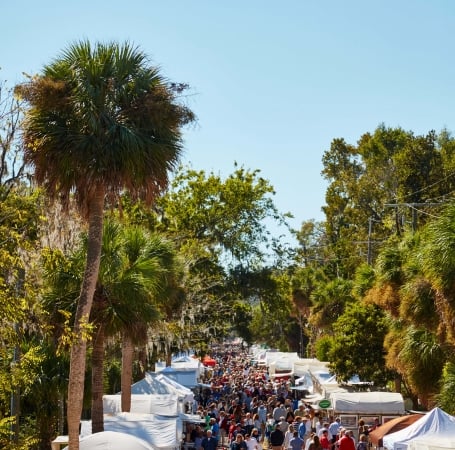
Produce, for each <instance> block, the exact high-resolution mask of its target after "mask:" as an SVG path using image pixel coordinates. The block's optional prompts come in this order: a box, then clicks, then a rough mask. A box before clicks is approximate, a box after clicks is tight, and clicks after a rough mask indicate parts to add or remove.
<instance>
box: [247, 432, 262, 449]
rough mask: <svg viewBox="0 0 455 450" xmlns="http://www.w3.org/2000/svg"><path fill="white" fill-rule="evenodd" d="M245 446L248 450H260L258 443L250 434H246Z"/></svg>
mask: <svg viewBox="0 0 455 450" xmlns="http://www.w3.org/2000/svg"><path fill="white" fill-rule="evenodd" d="M245 444H246V446H247V447H248V450H259V444H258V441H257V440H256V438H254V437H252V436H251V435H249V434H248V433H247V434H245Z"/></svg>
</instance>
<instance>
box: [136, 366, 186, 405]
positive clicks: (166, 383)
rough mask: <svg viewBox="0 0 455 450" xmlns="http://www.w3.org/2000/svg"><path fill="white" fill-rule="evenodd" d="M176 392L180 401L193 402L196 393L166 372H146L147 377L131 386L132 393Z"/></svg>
mask: <svg viewBox="0 0 455 450" xmlns="http://www.w3.org/2000/svg"><path fill="white" fill-rule="evenodd" d="M161 393H163V394H164V393H175V394H177V396H178V399H179V401H183V402H192V401H193V400H194V393H193V391H192V390H191V389H189V388H188V387H186V386H183V385H182V384H180V383H178V382H177V381H176V380H174V379H173V378H171V377H168V376H167V375H166V374H165V373H164V372H160V373H154V372H146V373H145V377H144V378H143V379H142V380H140V381H138V382H137V383H134V384H133V385H132V386H131V394H147V395H152V394H161Z"/></svg>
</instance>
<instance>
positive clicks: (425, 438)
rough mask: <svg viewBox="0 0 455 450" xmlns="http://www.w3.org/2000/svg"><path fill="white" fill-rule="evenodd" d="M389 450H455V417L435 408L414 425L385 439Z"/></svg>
mask: <svg viewBox="0 0 455 450" xmlns="http://www.w3.org/2000/svg"><path fill="white" fill-rule="evenodd" d="M382 440H383V445H384V447H385V448H387V449H388V450H442V449H455V417H454V416H451V415H450V414H447V413H446V412H444V411H443V410H442V409H440V408H434V409H432V410H431V411H430V412H428V413H427V414H425V415H424V416H422V417H421V418H420V419H418V420H417V421H416V422H414V423H413V424H412V425H409V426H408V427H406V428H403V429H402V430H400V431H397V432H395V433H391V434H387V435H385V436H384V437H383V439H382Z"/></svg>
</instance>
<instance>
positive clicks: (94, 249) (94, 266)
mask: <svg viewBox="0 0 455 450" xmlns="http://www.w3.org/2000/svg"><path fill="white" fill-rule="evenodd" d="M104 193H105V190H104V187H103V186H98V188H97V189H96V192H95V193H94V195H93V196H92V201H91V203H90V205H89V221H88V222H89V229H88V248H87V261H86V266H85V271H84V279H83V281H82V286H81V294H80V297H79V301H78V303H77V309H76V317H75V320H74V330H73V331H74V342H73V345H72V346H71V356H70V373H69V383H68V405H67V416H68V446H69V450H79V425H80V421H81V415H82V405H83V399H84V378H85V358H86V353H87V333H88V330H87V327H86V324H87V323H88V319H89V316H90V311H91V309H92V303H93V295H94V293H95V288H96V282H97V280H98V272H99V267H100V259H101V244H102V237H103V213H104Z"/></svg>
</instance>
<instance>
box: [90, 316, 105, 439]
mask: <svg viewBox="0 0 455 450" xmlns="http://www.w3.org/2000/svg"><path fill="white" fill-rule="evenodd" d="M103 369H104V325H103V324H102V323H100V324H99V326H98V332H97V334H96V337H95V338H94V340H93V353H92V433H99V432H100V431H104V416H103Z"/></svg>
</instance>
